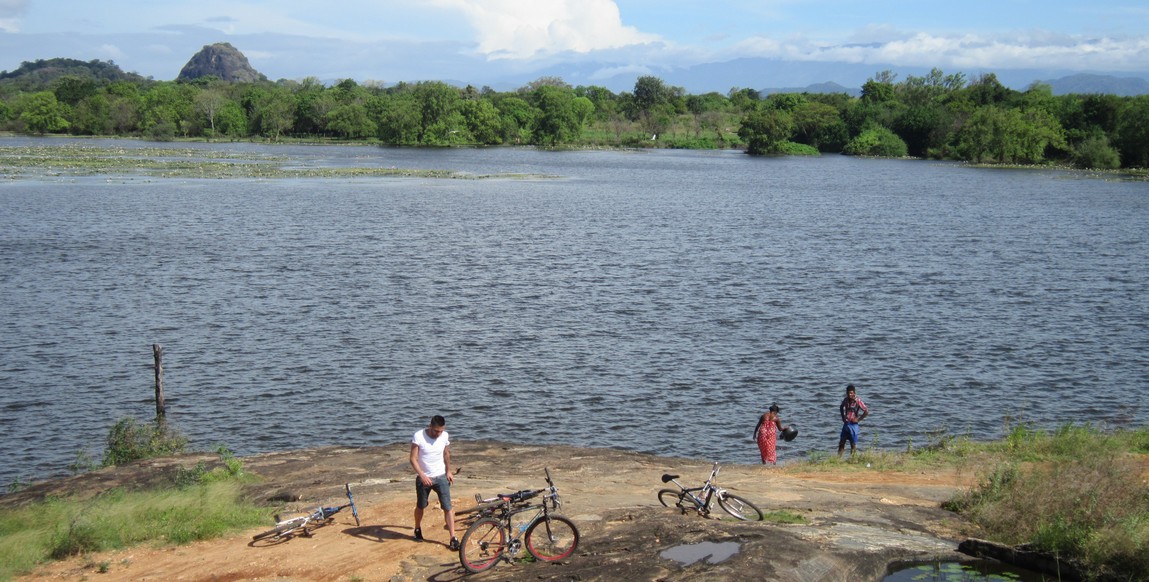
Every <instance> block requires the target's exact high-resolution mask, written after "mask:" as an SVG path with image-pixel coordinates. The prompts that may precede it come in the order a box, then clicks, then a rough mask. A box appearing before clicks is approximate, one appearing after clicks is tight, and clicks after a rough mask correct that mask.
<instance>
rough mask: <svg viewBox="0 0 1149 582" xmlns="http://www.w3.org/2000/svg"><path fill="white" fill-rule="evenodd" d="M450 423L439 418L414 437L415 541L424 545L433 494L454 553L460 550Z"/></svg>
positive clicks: (412, 461) (435, 417) (412, 454)
mask: <svg viewBox="0 0 1149 582" xmlns="http://www.w3.org/2000/svg"><path fill="white" fill-rule="evenodd" d="M446 426H447V421H446V419H444V418H443V417H442V416H439V415H438V414H436V415H435V416H433V417H431V423H430V424H429V425H428V426H427V428H424V429H422V430H420V431H418V432H416V433H415V435H414V436H413V437H411V467H412V468H414V469H415V475H416V477H415V540H416V541H423V510H424V509H425V508H426V507H427V506H428V505H430V499H429V497H430V495H431V491H434V492H435V493H437V494H438V495H439V506H440V507H442V508H443V519H444V521H446V522H447V531H448V532H449V533H450V534H451V543H450V545H448V546H447V547H448V548H450V549H451V551H455V550H458V549H459V538H457V537H455V511H454V509H452V507H451V483H452V482H453V481H454V478H453V477H452V476H451V438H450V436H449V435H448V434H447V430H446Z"/></svg>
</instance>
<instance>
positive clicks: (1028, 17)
mask: <svg viewBox="0 0 1149 582" xmlns="http://www.w3.org/2000/svg"><path fill="white" fill-rule="evenodd" d="M215 42H229V43H231V44H232V45H233V46H235V47H236V48H238V49H239V50H240V51H242V52H243V53H244V54H245V55H246V56H247V57H248V59H249V60H250V61H251V63H252V65H253V66H254V67H255V68H256V69H257V70H259V71H260V72H262V73H264V74H265V75H267V76H268V77H269V78H271V79H273V80H274V79H302V78H304V77H309V76H314V77H318V78H320V79H324V80H331V79H345V78H351V79H355V80H356V81H359V82H365V81H375V82H382V83H384V84H392V83H395V82H398V81H418V80H426V79H436V80H463V81H466V82H473V83H475V84H485V83H487V82H488V80H489V81H494V80H497V79H501V78H505V77H511V76H517V77H523V78H531V77H530V75H531V74H532V73H534V72H544V71H547V74H551V72H553V71H554V70H555V67H559V70H561V67H562V66H568V67H572V70H573V67H576V66H577V67H579V68H580V70H581V71H584V72H583V73H580V74H582V75H584V77H585V79H584V78H580V79H579V83H578V84H593V81H594V79H595V78H596V76H599V77H601V78H604V79H605V78H608V77H610V76H611V75H616V74H619V73H622V74H629V75H630V76H631V78H634V77H636V76H638V75H643V74H653V75H656V76H659V75H660V74H662V73H664V72H668V71H673V70H676V69H682V68H685V67H690V66H692V65H698V64H701V63H709V62H723V61H730V60H733V59H737V58H742V57H761V58H768V59H776V60H779V61H785V62H793V63H810V64H813V63H849V64H855V65H865V66H869V67H870V68H871V69H872V70H873V71H878V70H882V69H884V68H886V67H890V66H893V67H924V68H926V69H928V68H931V67H937V68H940V69H942V70H943V71H945V72H951V71H954V70H971V69H972V70H981V71H995V70H1003V69H1053V68H1056V69H1059V70H1066V71H1077V72H1103V73H1109V74H1123V75H1128V76H1140V77H1146V76H1149V3H1147V2H1145V1H1144V0H1136V1H1134V0H1095V1H1094V2H1091V3H1085V2H1080V1H1077V2H1066V1H1061V0H1053V1H1048V0H1046V1H1037V0H995V1H985V0H966V1H963V2H928V1H927V2H922V1H920V0H918V1H916V2H909V1H902V0H888V1H883V0H869V1H866V2H862V1H857V0H747V1H742V0H737V1H722V0H714V1H710V2H698V1H687V0H400V1H392V0H326V1H316V0H196V1H195V2H188V1H173V0H147V1H143V0H135V1H129V0H95V1H93V0H0V70H13V69H15V68H17V67H19V66H20V63H21V62H23V61H30V60H36V59H46V58H53V57H69V58H75V59H80V60H86V61H87V60H92V59H100V60H111V61H115V62H116V63H117V64H118V65H120V67H121V68H123V69H124V70H127V71H134V72H137V73H140V74H142V75H144V76H151V77H153V78H155V79H159V80H169V79H174V78H175V77H176V76H177V75H178V74H179V71H180V69H181V68H182V67H183V65H184V64H185V63H186V62H187V60H188V59H189V58H190V57H191V56H192V55H193V54H194V53H195V52H196V51H198V50H199V49H200V48H202V47H203V46H204V45H207V44H212V43H215ZM588 71H589V72H588ZM827 80H831V79H827ZM584 81H586V82H585V83H584ZM727 88H728V87H719V88H715V89H719V90H725V89H727Z"/></svg>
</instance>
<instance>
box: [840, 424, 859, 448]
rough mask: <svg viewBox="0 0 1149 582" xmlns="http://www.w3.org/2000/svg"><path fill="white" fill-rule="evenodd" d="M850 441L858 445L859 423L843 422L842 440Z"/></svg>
mask: <svg viewBox="0 0 1149 582" xmlns="http://www.w3.org/2000/svg"><path fill="white" fill-rule="evenodd" d="M846 441H850V445H852V446H855V447H856V446H858V423H856V422H847V423H844V424H842V438H841V440H840V442H843V443H844V442H846Z"/></svg>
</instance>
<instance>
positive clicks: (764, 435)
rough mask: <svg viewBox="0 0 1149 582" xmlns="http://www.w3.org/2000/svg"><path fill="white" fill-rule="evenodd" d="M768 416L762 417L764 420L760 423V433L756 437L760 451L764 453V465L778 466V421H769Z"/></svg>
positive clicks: (775, 419)
mask: <svg viewBox="0 0 1149 582" xmlns="http://www.w3.org/2000/svg"><path fill="white" fill-rule="evenodd" d="M766 417H767V415H765V414H763V415H762V420H760V421H759V422H758V432H757V433H756V434H755V435H754V436H755V438H756V439H757V441H758V451H759V452H761V453H762V464H766V463H770V464H771V465H777V464H778V453H777V447H778V422H779V421H778V419H777V417H775V418H774V419H770V420H768V419H767V418H766Z"/></svg>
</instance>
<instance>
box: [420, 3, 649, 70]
mask: <svg viewBox="0 0 1149 582" xmlns="http://www.w3.org/2000/svg"><path fill="white" fill-rule="evenodd" d="M432 3H433V4H435V5H438V6H441V7H443V8H448V9H453V10H459V11H461V12H462V13H463V15H464V16H465V17H466V19H467V21H468V22H469V23H470V24H471V26H472V27H473V28H474V30H475V33H476V41H477V51H478V52H479V53H482V54H484V55H486V56H487V57H488V58H493V59H528V58H538V57H544V56H547V55H553V54H557V53H563V52H575V53H587V52H591V51H596V50H604V49H614V48H619V47H624V46H628V45H636V44H643V43H648V42H654V41H657V40H659V37H658V36H657V35H653V34H646V33H643V32H640V31H639V30H637V29H635V28H634V27H631V26H625V25H623V23H622V17H621V15H620V14H619V10H618V5H617V4H615V2H614V0H432Z"/></svg>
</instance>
